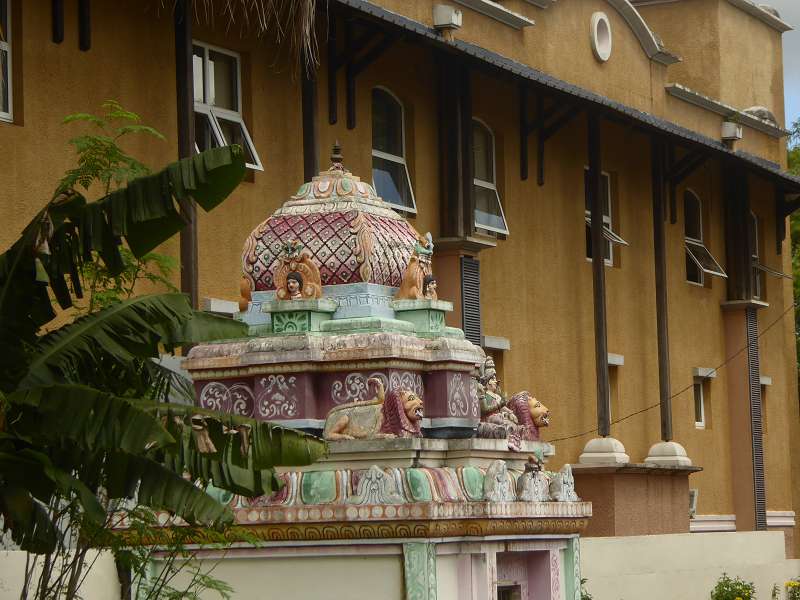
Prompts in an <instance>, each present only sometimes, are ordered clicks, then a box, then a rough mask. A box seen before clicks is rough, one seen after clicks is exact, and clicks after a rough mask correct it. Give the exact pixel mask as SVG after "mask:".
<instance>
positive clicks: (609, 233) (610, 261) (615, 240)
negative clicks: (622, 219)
mask: <svg viewBox="0 0 800 600" xmlns="http://www.w3.org/2000/svg"><path fill="white" fill-rule="evenodd" d="M583 197H584V203H585V211H584V220H585V221H586V258H588V259H591V258H592V207H591V204H590V203H589V169H588V167H585V168H584V170H583ZM600 200H601V203H602V206H603V241H604V244H603V258H604V259H605V263H606V265H608V266H609V267H611V266H613V265H614V245H618V246H627V245H628V242H626V241H625V240H624V239H622V237H621V236H619V235H618V234H617V233H614V218H613V216H612V215H613V212H612V206H611V176H610V175H609V174H608V173H601V174H600Z"/></svg>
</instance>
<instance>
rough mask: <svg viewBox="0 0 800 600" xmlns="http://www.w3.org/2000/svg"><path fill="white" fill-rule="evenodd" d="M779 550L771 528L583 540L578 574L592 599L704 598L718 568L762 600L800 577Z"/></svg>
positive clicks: (799, 568) (796, 565)
mask: <svg viewBox="0 0 800 600" xmlns="http://www.w3.org/2000/svg"><path fill="white" fill-rule="evenodd" d="M784 548H785V547H784V540H783V533H782V532H776V531H770V532H740V533H737V532H731V533H687V534H676V535H648V536H635V537H614V538H583V539H581V574H582V576H583V577H585V578H586V579H588V582H587V584H586V589H587V590H588V591H589V592H590V593H591V594H592V595H593V597H594V600H641V599H642V598H647V599H648V600H708V597H709V593H710V592H711V589H712V588H713V587H714V584H715V583H716V581H717V579H718V578H719V576H720V575H721V574H722V573H723V571H724V572H727V573H728V574H729V575H730V576H731V577H733V576H736V575H738V576H739V577H742V578H743V579H745V580H746V581H752V582H754V583H755V584H756V593H757V596H758V598H759V599H762V598H763V599H764V600H767V599H768V598H770V592H771V590H772V586H773V584H776V583H777V584H778V585H779V586H781V587H783V584H784V582H786V581H787V580H788V579H790V578H791V577H798V576H800V560H786V558H785V550H784ZM782 597H783V596H781V598H782Z"/></svg>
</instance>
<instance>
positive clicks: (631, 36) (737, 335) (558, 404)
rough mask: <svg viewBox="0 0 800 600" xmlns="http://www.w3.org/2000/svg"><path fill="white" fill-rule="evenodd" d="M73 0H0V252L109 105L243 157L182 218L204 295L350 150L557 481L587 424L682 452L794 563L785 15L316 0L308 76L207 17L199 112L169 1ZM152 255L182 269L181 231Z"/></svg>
mask: <svg viewBox="0 0 800 600" xmlns="http://www.w3.org/2000/svg"><path fill="white" fill-rule="evenodd" d="M56 4H57V3H56ZM63 4H64V9H63V13H57V12H53V9H52V7H51V3H49V2H44V1H43V0H34V1H27V0H26V1H24V2H23V1H21V0H0V6H2V9H3V10H2V11H0V16H2V19H3V20H2V25H3V29H4V34H5V35H4V38H3V39H4V40H5V41H3V42H2V43H0V59H2V60H3V61H4V62H3V64H5V61H6V60H7V61H8V65H9V67H10V68H9V69H8V75H7V76H5V79H4V86H5V87H4V89H5V90H7V92H8V94H7V98H6V97H5V95H4V94H0V99H2V104H1V105H0V147H2V148H3V149H4V160H3V161H2V164H1V165H0V179H1V180H2V182H3V185H2V186H0V219H1V220H2V222H3V224H4V226H3V228H2V232H0V240H2V244H3V245H4V246H5V245H8V244H9V243H10V242H11V241H12V240H13V239H15V236H16V235H17V234H18V233H19V231H20V230H21V229H22V227H23V226H24V225H25V224H26V223H27V222H28V220H29V219H30V218H31V216H32V215H33V214H34V212H35V211H36V210H38V209H39V208H40V207H41V205H42V204H43V203H44V202H46V201H47V200H49V199H50V197H51V194H52V192H53V189H54V188H55V185H56V183H57V181H58V178H59V176H60V174H61V173H62V172H63V171H64V170H66V169H67V168H69V167H70V166H71V164H72V162H73V156H72V153H71V151H70V150H69V149H68V146H67V142H68V140H69V139H70V138H71V137H73V136H74V135H76V131H77V130H76V128H75V127H74V126H66V125H62V124H61V120H62V118H63V117H64V116H65V115H67V114H70V113H75V112H85V111H91V110H93V109H94V108H95V107H98V106H99V105H100V104H101V102H102V101H103V100H105V99H108V98H114V99H118V100H119V101H121V102H122V103H123V105H124V106H125V107H126V108H128V109H130V110H132V111H135V112H137V113H139V114H140V115H142V118H143V120H144V121H145V122H146V123H148V124H150V125H153V126H154V127H156V128H157V129H158V130H160V131H161V132H163V133H164V134H165V135H166V137H167V141H165V142H152V141H143V140H142V141H137V142H131V144H130V147H129V150H130V151H131V152H132V153H133V154H134V155H138V156H143V157H144V158H145V160H146V162H147V164H148V165H150V166H152V167H154V168H155V167H159V166H160V165H162V164H164V163H166V162H168V161H171V160H174V159H175V158H176V157H177V156H178V154H179V147H178V142H179V130H181V131H183V132H184V133H185V132H186V131H187V130H186V126H185V125H183V126H182V125H181V123H184V124H185V123H189V122H192V123H194V128H195V131H194V133H193V135H194V136H195V137H196V139H197V144H198V146H201V145H203V144H212V145H213V144H216V143H221V142H237V141H238V142H244V143H245V145H246V146H247V147H248V152H251V153H252V155H253V156H252V157H251V158H252V160H253V163H254V166H255V167H257V168H254V169H253V170H251V171H250V173H249V175H248V177H247V180H246V181H245V182H244V183H243V184H242V185H241V186H240V188H239V189H238V190H237V191H236V192H235V194H234V195H233V197H232V198H230V199H229V200H228V201H227V202H225V203H224V204H223V205H222V206H221V207H220V208H218V209H217V210H216V211H214V212H213V213H212V214H208V215H206V214H200V215H199V216H198V219H197V233H198V243H197V265H196V273H197V276H196V280H197V291H196V297H197V298H198V299H199V302H200V303H201V305H202V302H203V300H204V299H211V298H213V299H223V300H228V301H236V300H237V299H238V296H239V278H240V273H241V253H242V243H243V240H245V238H246V236H247V235H248V233H249V232H250V231H251V230H252V229H253V228H254V227H255V226H256V225H257V224H258V223H260V222H261V221H263V220H264V218H265V217H266V216H267V215H269V214H271V213H272V212H273V211H274V210H275V209H276V208H277V207H278V206H280V205H281V203H282V202H283V201H284V200H285V199H286V198H288V197H289V196H290V195H291V194H292V193H294V192H295V190H296V188H297V186H298V185H299V183H301V182H303V181H307V180H309V179H310V176H311V175H312V174H315V173H316V172H317V171H318V170H319V168H320V167H325V166H327V161H328V158H327V157H328V154H329V150H330V148H331V146H332V145H333V143H334V141H336V140H338V141H339V142H340V143H341V145H342V147H343V151H344V157H345V162H346V165H347V167H348V168H349V169H350V170H351V171H352V172H353V173H355V174H360V175H362V176H364V175H366V174H369V173H370V172H373V173H374V176H375V178H374V181H373V183H374V184H375V185H376V187H377V188H378V192H379V194H381V195H382V196H383V197H384V198H385V199H394V201H395V202H396V203H397V204H398V208H402V209H405V214H407V215H408V216H409V218H410V219H411V222H412V224H413V225H414V227H415V228H416V229H417V230H418V231H420V232H423V233H424V232H428V231H430V232H431V233H432V236H433V239H434V241H435V242H436V255H435V258H434V269H435V271H436V274H437V277H438V281H439V296H440V297H442V298H447V299H451V300H452V301H453V302H454V303H455V311H454V312H453V313H451V318H452V323H450V324H451V325H454V326H457V327H463V328H464V329H465V331H466V332H467V334H468V336H471V339H473V340H474V341H477V342H479V343H481V344H482V345H483V346H484V348H485V350H486V351H487V352H488V353H491V354H492V355H493V356H494V357H495V361H496V363H497V365H498V370H499V371H500V374H501V377H502V385H503V388H504V389H505V390H506V391H508V392H514V391H518V390H520V389H530V390H531V391H533V392H534V393H535V394H536V395H537V396H538V397H539V398H540V399H541V400H543V401H544V402H545V403H546V404H547V405H548V406H549V407H550V409H551V411H552V414H553V415H554V418H553V422H552V425H551V426H550V428H549V430H548V431H547V433H546V435H545V439H546V440H552V441H554V443H555V447H556V451H557V454H556V456H555V458H554V459H553V460H552V461H551V464H552V466H553V468H557V467H558V466H560V464H561V463H567V462H569V463H576V462H578V459H579V455H580V454H581V452H582V449H583V448H584V445H585V444H586V442H587V441H589V440H590V439H591V438H593V437H597V435H598V434H597V432H596V430H597V428H598V425H599V426H600V429H601V432H602V433H606V434H608V433H610V435H611V436H613V438H615V439H617V440H619V441H620V442H622V444H624V452H625V453H627V455H628V456H629V457H630V462H631V463H643V462H644V460H645V458H646V457H647V456H648V453H649V451H650V448H651V446H653V444H655V443H657V442H659V440H661V439H662V438H667V439H674V440H675V441H676V442H679V443H680V444H681V445H682V446H683V447H684V448H685V449H686V452H687V454H688V456H689V457H690V458H691V461H692V463H693V464H694V465H696V466H699V467H702V471H700V472H696V473H693V474H692V475H691V477H690V478H689V487H690V488H692V489H696V490H697V491H698V495H697V496H696V511H695V518H694V520H693V521H692V522H691V527H692V530H696V531H714V530H730V529H733V528H736V529H737V530H740V531H741V530H752V529H763V528H770V529H783V530H785V531H786V532H787V546H788V547H790V548H791V547H792V545H793V544H794V547H795V548H798V546H797V544H798V543H800V536H794V522H795V521H794V511H795V510H797V508H796V507H798V506H800V416H799V415H798V397H797V370H796V356H795V339H794V321H793V311H792V310H791V307H792V302H793V299H792V284H791V281H790V280H788V279H786V278H784V277H781V276H780V274H781V273H790V272H791V251H790V242H789V239H788V237H787V236H786V233H785V232H786V223H787V216H788V215H789V214H790V213H791V211H792V210H793V209H794V207H795V204H793V203H794V202H796V201H797V193H798V192H800V179H797V178H794V177H792V176H790V175H788V174H786V173H785V172H784V169H785V166H786V165H785V160H786V159H785V156H786V131H785V130H784V127H785V123H784V108H783V94H784V90H783V77H782V73H783V65H782V44H781V36H782V33H783V32H785V31H787V30H788V29H789V27H788V25H787V24H786V23H784V22H783V21H782V20H781V19H780V17H779V16H778V15H777V14H775V13H774V12H772V11H770V10H768V9H766V8H763V7H759V6H757V5H756V4H754V3H752V2H749V1H748V0H691V1H690V0H681V1H671V2H666V1H663V2H662V1H658V0H639V1H633V2H629V1H627V0H560V1H558V2H555V1H554V0H505V1H503V2H500V3H496V2H491V1H489V0H450V1H448V2H444V1H443V0H442V1H441V2H440V1H439V0H415V1H413V2H410V1H406V0H372V1H371V2H367V1H365V0H330V2H328V3H327V7H326V6H324V3H319V4H320V5H321V6H320V11H319V12H318V14H317V18H316V36H317V42H318V45H319V64H318V66H317V67H316V68H314V69H313V70H312V73H311V74H310V75H309V74H305V72H301V73H298V70H297V69H296V68H295V66H294V65H293V64H289V63H288V62H287V59H286V50H285V48H278V47H277V46H276V45H275V43H273V41H271V40H268V39H263V38H260V37H259V36H258V35H257V34H256V32H255V29H256V27H255V26H251V28H250V29H248V28H247V27H246V26H245V24H244V22H243V21H242V20H238V21H237V22H235V23H234V24H231V25H229V24H228V21H227V17H225V16H220V15H217V16H215V17H213V18H208V17H206V16H205V15H204V14H203V11H199V12H198V14H197V19H196V20H195V22H194V23H193V24H192V27H191V39H193V40H194V42H195V44H194V60H193V63H192V64H193V67H194V69H195V77H194V85H193V86H191V84H190V86H189V87H191V88H192V91H193V92H194V103H195V104H194V106H195V113H194V115H195V118H194V119H192V118H191V115H188V117H189V118H188V119H187V118H186V117H187V114H186V112H185V111H182V110H181V109H180V108H179V106H180V103H179V101H178V93H177V90H178V89H180V86H181V82H183V83H184V84H185V83H186V82H187V81H188V79H187V78H186V77H181V75H182V73H181V70H180V69H176V35H175V31H176V27H175V23H174V19H173V14H172V12H171V11H170V10H168V9H165V8H164V7H162V6H161V3H160V2H158V1H156V0H153V1H151V2H138V1H130V0H125V1H120V2H105V1H103V2H99V1H98V2H94V3H92V4H91V10H90V11H89V8H88V2H84V1H80V2H79V1H77V0H66V2H64V3H63ZM439 5H448V6H449V7H450V10H448V9H447V7H444V8H442V7H441V6H439ZM437 6H439V8H441V11H440V12H439V13H436V14H437V17H436V18H437V22H436V23H435V22H434V18H435V17H434V15H435V9H436V8H437ZM454 11H460V13H461V14H460V26H459V27H457V28H450V27H447V24H448V23H449V22H452V21H458V20H459V17H458V15H457V14H455V12H454ZM453 24H455V23H453ZM434 25H439V27H438V28H437V27H435V26H434ZM198 70H203V72H204V73H205V74H206V75H207V79H206V81H205V83H204V81H203V79H202V78H201V77H199V76H198V73H199V71H198ZM212 70H213V71H212ZM183 75H185V70H184V72H183ZM212 75H213V76H212ZM331 77H335V81H334V82H333V83H332V82H331ZM212 80H213V85H212ZM176 82H177V85H176ZM184 89H185V88H184ZM223 89H224V91H222V90H223ZM189 101H190V102H191V99H190V100H189ZM183 106H186V102H185V97H184V104H183ZM189 106H191V104H190V105H189ZM238 123H241V124H243V125H244V128H242V126H241V125H240V124H238ZM181 127H183V129H181ZM245 130H246V131H245ZM723 136H724V137H725V138H726V139H724V140H723ZM248 138H249V139H248ZM373 168H374V169H375V170H374V171H373ZM365 179H368V178H367V177H365ZM592 191H594V193H595V194H599V196H598V198H599V199H600V200H601V201H600V202H598V203H597V212H596V213H595V214H598V215H599V214H602V215H603V224H604V228H603V229H605V231H603V230H602V229H600V228H598V231H599V235H600V236H601V238H600V240H601V241H600V245H599V246H598V245H595V247H603V246H605V245H606V244H607V247H608V249H609V250H608V258H607V260H606V261H600V260H598V261H597V262H596V263H593V261H592V260H591V259H587V252H588V250H589V248H590V247H591V243H590V242H589V241H587V240H590V238H591V235H590V232H591V229H590V226H589V225H588V224H587V223H588V222H587V216H589V215H590V213H589V212H587V208H588V207H589V205H590V203H589V202H588V200H587V198H589V197H591V196H592V195H593V194H592ZM587 192H588V194H587ZM498 202H499V204H498ZM500 206H501V207H502V209H500V208H499V207H500ZM654 207H663V218H656V219H654ZM476 208H478V209H480V210H479V211H478V212H477V213H476V212H475V209H476ZM475 216H477V217H476V218H474V217H475ZM660 232H663V239H661V233H660ZM687 238H688V242H687ZM603 240H608V241H607V242H606V241H603ZM623 242H624V243H623ZM163 251H164V252H166V253H170V254H173V255H175V256H176V257H177V256H180V255H181V252H180V250H179V245H178V243H177V241H176V242H175V243H173V244H170V245H169V246H167V247H165V248H164V249H163ZM690 251H691V252H690ZM690 254H691V255H690ZM184 256H188V255H184ZM695 259H696V260H697V261H698V262H696V261H695ZM714 261H716V263H718V264H716V265H715V264H714ZM604 262H605V265H603V263H604ZM700 264H702V265H703V267H705V270H703V269H701V268H700V267H699V265H700ZM595 265H597V268H594V267H595ZM762 267H763V268H762ZM593 268H594V273H593ZM715 271H716V274H714V272H715ZM478 272H479V277H477V278H476V277H475V274H476V273H478ZM659 274H660V275H661V276H659ZM722 275H725V277H723V276H722ZM601 299H603V302H601V301H600V300H601ZM603 303H604V309H603V307H602V306H601V305H602V304H603ZM659 321H660V322H661V324H662V326H661V329H660V330H659V326H658V323H659ZM600 338H603V339H605V340H607V343H605V344H603V343H598V340H599V339H600ZM601 341H602V340H601ZM748 341H749V346H748ZM659 344H661V351H660V352H659ZM756 346H757V348H756ZM603 348H604V349H605V353H602V352H601V349H603ZM598 352H600V354H598ZM604 373H605V375H604ZM598 374H599V375H598ZM660 374H661V377H660ZM598 382H599V385H598ZM606 383H607V385H606ZM606 390H607V391H606ZM598 395H599V396H600V398H601V402H600V403H599V404H600V405H605V402H604V399H606V398H607V401H608V402H607V405H608V407H609V408H610V411H605V412H609V413H610V414H608V416H607V418H603V417H604V415H603V414H602V413H603V412H604V411H603V409H602V407H601V409H600V413H601V414H600V415H598V402H597V398H598ZM667 400H669V401H670V402H667ZM669 404H671V407H670V406H668V405H669ZM660 408H661V410H660ZM598 416H600V417H601V418H600V422H598ZM670 416H671V423H670V422H669V421H670V418H669V417H670ZM609 424H610V431H602V430H603V428H604V427H605V426H607V425H609ZM581 434H583V435H581ZM762 434H763V435H762ZM762 438H763V440H762ZM762 441H763V443H762ZM762 461H763V466H762V465H761V462H762ZM654 477H656V478H657V477H658V476H654ZM684 482H685V480H684ZM648 485H651V486H654V485H656V484H654V483H653V482H652V481H651V482H650V484H648ZM659 485H660V484H659ZM578 486H579V488H580V481H579V483H578ZM685 491H686V490H685V489H684V488H682V487H679V488H678V492H679V493H680V494H681V498H685V501H686V506H687V507H688V506H689V498H686V497H685ZM637 493H644V494H646V493H647V492H646V490H645V491H644V492H641V490H640V491H639V492H637ZM665 493H666V492H665ZM670 493H672V492H670ZM647 501H649V502H651V501H653V500H652V498H650V500H647ZM681 501H682V500H681ZM598 514H600V511H599V508H596V510H595V515H596V516H595V518H597V516H598ZM605 518H606V517H603V519H605ZM608 518H609V519H610V518H611V517H608ZM634 520H635V519H634ZM681 527H684V528H686V527H687V525H686V523H685V522H683V523H682V524H678V525H676V526H675V527H671V526H670V527H667V528H666V529H667V530H668V531H675V530H679V529H680V528H681ZM624 530H625V528H624V527H622V526H620V529H619V530H618V531H616V533H625V531H624ZM631 531H635V532H638V533H647V532H658V531H659V529H658V527H657V526H655V525H652V524H650V525H648V524H647V523H645V524H641V523H640V524H638V525H636V524H635V525H634V526H632V529H631ZM793 538H794V541H792V539H793Z"/></svg>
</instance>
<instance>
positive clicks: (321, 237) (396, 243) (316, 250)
mask: <svg viewBox="0 0 800 600" xmlns="http://www.w3.org/2000/svg"><path fill="white" fill-rule="evenodd" d="M331 161H332V165H331V167H330V169H328V170H327V171H322V172H321V173H320V174H319V175H318V176H317V177H314V178H313V180H312V181H311V182H308V183H304V184H303V185H302V186H300V189H299V190H297V193H296V194H295V195H294V196H292V197H291V199H289V200H288V201H287V202H285V203H284V205H283V206H282V207H281V208H279V209H278V210H277V211H275V213H274V214H273V215H272V216H271V217H269V218H268V219H267V220H266V221H264V222H263V223H261V224H260V225H259V226H258V227H256V228H255V229H254V230H253V232H252V233H251V234H250V235H249V236H248V238H247V242H246V243H245V246H244V251H243V253H242V268H243V272H244V277H245V279H247V280H249V283H250V289H251V290H255V291H264V290H274V289H275V282H274V279H273V277H274V273H275V268H276V266H277V263H278V262H279V260H280V255H281V253H282V252H283V249H284V246H285V245H286V244H287V243H290V242H293V241H294V240H299V241H300V242H301V243H302V244H303V246H304V248H305V249H306V250H308V251H309V252H310V253H311V256H312V258H313V260H314V262H315V263H316V264H317V266H318V267H319V271H320V278H321V280H322V285H338V284H347V283H360V282H366V283H377V284H381V285H386V286H392V287H398V286H400V283H401V280H402V278H403V272H404V271H405V268H406V265H408V262H409V259H410V258H411V254H412V252H413V250H414V244H415V242H416V241H417V240H418V239H419V234H418V233H417V232H416V231H415V230H414V228H413V227H412V226H411V225H410V224H409V223H408V222H407V221H406V220H405V219H404V218H403V217H401V216H400V215H399V214H398V213H396V212H395V211H394V210H392V209H391V208H390V206H389V205H388V204H387V203H386V202H384V201H383V200H381V198H380V197H378V195H377V194H376V193H375V189H374V188H373V187H372V186H371V185H369V184H368V183H364V182H363V181H361V180H360V178H358V177H356V176H355V175H353V174H352V173H350V172H349V171H348V170H347V169H345V168H344V166H343V165H342V156H341V153H340V149H339V148H338V146H334V151H333V156H332V157H331Z"/></svg>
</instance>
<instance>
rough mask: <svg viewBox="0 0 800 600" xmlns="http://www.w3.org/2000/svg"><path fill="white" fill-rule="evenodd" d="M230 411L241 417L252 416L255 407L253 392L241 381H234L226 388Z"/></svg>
mask: <svg viewBox="0 0 800 600" xmlns="http://www.w3.org/2000/svg"><path fill="white" fill-rule="evenodd" d="M228 395H229V396H230V412H231V413H233V414H234V415H239V416H242V417H252V416H253V409H254V408H255V398H254V397H253V392H252V391H251V390H250V388H249V387H247V386H246V385H245V384H243V383H236V384H234V385H232V386H231V387H230V388H229V389H228Z"/></svg>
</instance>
